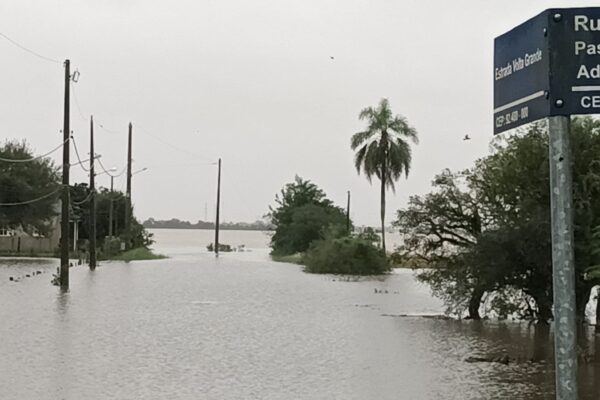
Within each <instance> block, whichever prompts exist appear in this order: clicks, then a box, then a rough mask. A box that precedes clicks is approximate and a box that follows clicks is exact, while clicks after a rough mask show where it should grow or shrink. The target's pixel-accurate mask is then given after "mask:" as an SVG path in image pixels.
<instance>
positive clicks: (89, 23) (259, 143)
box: [0, 0, 591, 225]
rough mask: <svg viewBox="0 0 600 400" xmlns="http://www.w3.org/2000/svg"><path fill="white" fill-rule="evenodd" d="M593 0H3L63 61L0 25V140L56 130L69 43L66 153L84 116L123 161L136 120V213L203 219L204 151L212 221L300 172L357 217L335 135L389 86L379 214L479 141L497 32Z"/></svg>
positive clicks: (355, 192) (29, 35) (484, 129)
mask: <svg viewBox="0 0 600 400" xmlns="http://www.w3.org/2000/svg"><path fill="white" fill-rule="evenodd" d="M590 3H591V2H590V1H586V2H584V1H576V0H569V1H523V0H503V1H482V0H470V1H451V2H450V1H442V0H438V1H425V0H420V1H406V0H402V1H400V0H396V1H390V0H387V1H384V0H368V1H367V0H363V1H353V0H337V1H333V0H331V1H327V0H297V1H287V0H270V1H263V0H260V1H258V0H257V1H249V0H235V1H234V0H186V1H184V0H168V1H167V0H164V1H158V0H157V1H147V0H146V1H142V0H105V1H84V0H78V1H77V0H44V1H39V0H38V1H34V0H3V1H2V2H1V3H0V33H3V34H5V35H7V36H9V37H10V38H12V39H13V40H15V41H17V42H19V43H20V44H22V45H23V46H26V47H27V48H29V49H31V50H34V51H36V52H38V53H40V54H42V55H44V56H46V57H49V58H52V59H57V60H60V61H61V63H53V62H49V61H45V60H42V59H40V58H37V57H35V56H33V55H31V54H29V53H27V52H25V51H23V50H21V49H19V48H17V47H15V46H14V45H12V44H11V43H9V42H8V41H7V40H5V39H3V38H1V37H0V54H1V60H2V68H1V71H2V73H1V74H0V90H1V95H0V132H1V133H0V138H2V139H4V138H6V139H12V138H16V139H27V140H28V141H29V142H30V143H31V145H32V146H33V147H34V149H35V150H36V151H37V152H40V153H41V152H45V151H48V150H50V149H52V148H54V147H55V146H57V145H58V144H59V143H60V142H61V140H62V139H61V134H60V132H59V131H60V129H61V128H62V118H63V110H62V102H63V74H64V72H63V68H62V60H64V59H65V58H69V59H70V60H71V65H72V69H78V70H79V72H80V73H81V77H80V79H79V82H78V83H76V84H74V85H73V86H74V87H73V90H74V94H75V96H74V97H76V99H77V100H78V101H77V103H76V102H75V101H74V100H75V99H73V101H72V108H71V125H72V129H73V130H74V135H75V137H76V142H77V144H78V147H79V148H80V151H81V152H83V153H85V156H87V151H88V150H87V148H88V146H89V131H88V129H89V128H88V126H89V115H90V114H93V115H94V118H95V119H96V121H97V123H99V124H102V126H104V127H105V128H106V130H102V129H100V128H99V127H98V128H97V129H96V132H97V134H96V138H97V139H96V152H98V153H100V154H102V160H103V163H104V164H105V165H106V166H107V167H112V166H114V167H117V168H118V169H119V170H120V169H121V168H123V167H124V165H125V159H126V140H127V124H128V122H129V121H131V122H133V124H134V156H133V158H134V160H135V164H134V171H135V170H138V169H141V168H144V167H147V168H148V171H146V172H143V173H140V174H138V175H136V176H134V179H133V200H134V203H135V207H136V215H137V216H138V217H140V218H142V219H145V218H147V217H155V218H157V219H164V218H170V217H176V218H180V219H187V220H192V221H197V220H198V219H204V218H205V204H208V219H209V220H212V219H214V204H215V190H216V167H215V166H214V165H211V163H212V162H214V161H216V160H217V158H218V157H222V159H223V213H222V215H223V217H222V218H223V219H224V220H226V221H253V220H256V219H258V218H260V217H261V216H262V215H264V214H265V213H266V212H267V211H268V206H269V204H272V203H273V198H274V195H275V193H276V192H278V191H279V189H280V188H281V187H282V186H283V185H284V184H285V183H287V182H290V181H291V180H292V179H293V177H294V175H295V174H299V175H300V176H302V177H304V178H308V179H311V180H312V181H314V182H315V183H317V184H318V185H319V186H320V187H321V188H323V189H324V190H325V192H326V193H327V195H328V196H329V197H330V198H331V199H333V200H334V201H335V202H336V203H338V204H339V205H344V204H345V201H346V191H347V190H351V191H352V213H351V215H352V217H353V219H354V220H355V222H356V223H357V224H368V225H377V224H378V218H379V197H378V196H379V191H378V188H377V184H376V182H374V185H373V186H371V185H370V184H369V183H368V182H367V180H366V179H365V178H364V176H358V175H357V173H356V170H355V169H354V166H353V153H352V151H351V150H350V148H349V141H350V136H351V135H352V134H353V133H354V132H356V131H359V130H361V129H362V128H363V124H362V123H361V122H360V121H359V120H358V118H357V117H358V113H359V111H360V110H361V109H362V108H363V107H365V106H369V105H376V104H377V102H378V101H379V100H380V99H381V98H383V97H387V98H388V99H389V100H390V103H391V106H392V108H393V110H394V111H395V112H396V113H399V114H402V115H404V116H405V117H406V118H408V120H409V121H410V123H411V124H412V125H413V126H414V127H415V128H416V129H417V130H418V132H419V136H420V140H421V142H420V144H419V145H418V146H416V147H415V148H414V161H413V166H412V171H411V173H410V176H409V178H408V180H402V181H400V182H398V184H397V193H396V194H395V195H393V194H391V193H390V195H389V201H388V211H387V212H388V215H389V218H388V220H391V219H392V218H393V214H394V212H395V210H396V209H398V208H399V207H402V206H403V205H405V204H406V201H407V199H408V197H409V196H410V195H411V194H421V193H425V192H427V191H428V189H429V188H430V182H431V179H432V177H433V176H434V175H435V174H436V173H438V172H439V171H440V170H442V169H443V168H446V167H449V168H452V169H457V168H464V167H468V166H470V165H472V163H473V161H474V160H475V159H477V158H479V157H481V156H484V155H486V154H488V151H489V149H488V145H489V142H490V140H491V139H492V69H493V68H492V61H493V60H492V58H493V39H494V37H496V36H498V35H499V34H502V33H504V32H505V31H507V30H509V29H510V28H512V27H513V26H515V25H517V24H519V23H521V22H523V21H524V20H526V19H528V18H530V17H532V16H534V15H535V14H537V13H539V12H541V11H542V10H544V9H546V8H551V7H569V6H571V7H575V6H586V5H590ZM331 57H334V59H331ZM77 104H79V107H78V105H77ZM80 111H81V113H80ZM465 134H469V135H470V136H471V137H472V140H471V141H468V142H465V141H463V140H462V138H463V136H464V135H465ZM83 156H84V155H83V154H82V157H83ZM59 159H60V153H59V152H57V153H55V160H57V163H58V161H59ZM73 159H74V156H73ZM72 171H73V172H72V175H71V176H72V179H73V180H74V181H75V182H81V181H87V179H88V178H87V173H86V172H84V171H82V170H81V169H79V168H77V167H76V168H74V169H73V170H72ZM98 181H99V184H100V185H103V186H108V185H109V181H110V180H109V178H108V177H107V176H106V175H104V176H100V177H98ZM124 185H125V179H124V176H123V177H121V178H117V179H116V181H115V186H116V187H117V188H124Z"/></svg>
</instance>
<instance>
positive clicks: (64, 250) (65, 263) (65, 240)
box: [59, 60, 71, 289]
mask: <svg viewBox="0 0 600 400" xmlns="http://www.w3.org/2000/svg"><path fill="white" fill-rule="evenodd" d="M70 80H71V62H70V61H69V60H65V103H64V120H63V141H64V143H63V165H62V167H63V168H62V184H63V193H62V205H61V225H60V229H61V232H60V271H59V279H60V287H61V288H63V289H68V288H69V237H70V236H71V235H70V232H69V197H70V196H69V166H70V164H71V160H70V157H69V146H70V140H69V138H70V136H71V127H70V126H69V107H70V96H69V95H70V93H69V83H70Z"/></svg>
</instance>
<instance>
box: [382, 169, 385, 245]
mask: <svg viewBox="0 0 600 400" xmlns="http://www.w3.org/2000/svg"><path fill="white" fill-rule="evenodd" d="M381 248H382V249H383V253H384V254H386V252H385V169H383V170H382V171H381Z"/></svg>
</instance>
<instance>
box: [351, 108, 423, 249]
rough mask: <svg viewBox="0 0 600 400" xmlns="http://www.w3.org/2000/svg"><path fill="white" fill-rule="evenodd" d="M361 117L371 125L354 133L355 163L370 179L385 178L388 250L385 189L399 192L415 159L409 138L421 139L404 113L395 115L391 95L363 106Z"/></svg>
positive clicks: (382, 220)
mask: <svg viewBox="0 0 600 400" xmlns="http://www.w3.org/2000/svg"><path fill="white" fill-rule="evenodd" d="M358 118H359V119H361V120H366V121H367V123H368V126H367V129H366V130H364V131H362V132H357V133H355V134H354V135H352V142H351V147H352V150H357V149H358V151H356V154H355V156H354V165H355V166H356V170H357V171H358V173H359V174H360V172H361V169H362V170H363V171H364V173H365V175H366V176H367V179H368V180H369V182H371V179H372V177H373V176H376V177H377V178H378V179H379V180H380V181H381V247H382V249H383V251H384V252H385V192H386V189H387V188H390V189H392V191H394V192H395V190H396V188H395V182H396V181H397V180H398V179H400V176H401V175H402V174H404V175H405V176H406V177H408V172H409V171H410V163H411V160H412V155H411V149H410V145H409V143H408V141H407V139H410V140H411V141H412V142H413V143H415V144H416V143H418V142H419V139H418V137H417V131H416V130H415V129H414V128H412V127H411V126H409V125H408V121H407V120H406V118H404V117H403V116H401V115H395V116H394V115H393V114H392V110H391V109H390V104H389V102H388V100H387V99H382V100H381V101H380V102H379V105H378V106H377V107H376V108H373V107H367V108H365V109H363V110H362V111H361V112H360V114H359V116H358Z"/></svg>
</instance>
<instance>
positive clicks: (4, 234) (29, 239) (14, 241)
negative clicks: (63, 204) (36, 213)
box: [0, 202, 60, 256]
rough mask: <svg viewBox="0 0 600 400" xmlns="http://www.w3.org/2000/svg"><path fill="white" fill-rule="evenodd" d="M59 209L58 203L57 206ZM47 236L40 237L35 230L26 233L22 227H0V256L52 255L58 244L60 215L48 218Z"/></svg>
mask: <svg viewBox="0 0 600 400" xmlns="http://www.w3.org/2000/svg"><path fill="white" fill-rule="evenodd" d="M57 208H60V202H59V203H58V205H57ZM49 221H50V229H49V231H48V234H47V235H45V236H44V235H41V234H40V233H39V232H38V231H37V230H36V229H29V231H30V232H27V230H25V229H24V228H23V227H18V228H15V229H9V228H7V227H2V226H0V254H2V253H4V254H23V255H24V256H26V255H37V254H48V253H54V252H55V251H56V250H57V249H58V246H59V242H60V215H58V216H54V217H52V218H50V220H49Z"/></svg>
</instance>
